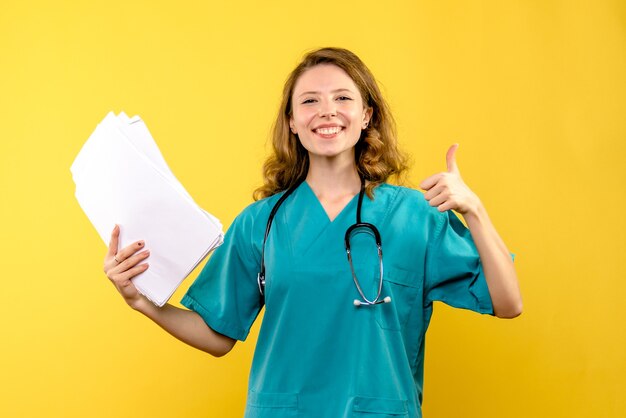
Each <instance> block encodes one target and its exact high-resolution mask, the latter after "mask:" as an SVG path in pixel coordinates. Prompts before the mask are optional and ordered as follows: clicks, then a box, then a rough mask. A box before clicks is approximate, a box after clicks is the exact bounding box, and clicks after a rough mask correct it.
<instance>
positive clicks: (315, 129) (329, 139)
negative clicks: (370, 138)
mask: <svg viewBox="0 0 626 418" xmlns="http://www.w3.org/2000/svg"><path fill="white" fill-rule="evenodd" d="M291 103H292V116H291V119H290V120H289V126H290V128H291V131H292V132H293V133H295V134H297V135H298V138H299V140H300V143H301V144H302V146H303V147H304V148H305V149H306V150H307V151H308V153H309V160H310V162H311V163H315V161H316V160H317V159H320V158H332V159H341V160H344V159H346V161H347V159H350V161H352V162H354V145H355V144H356V143H357V142H358V140H359V138H360V136H361V130H362V129H365V127H366V126H367V123H368V122H369V120H370V117H371V115H372V109H371V108H364V107H363V99H362V97H361V93H360V92H359V89H358V87H357V86H356V84H355V83H354V81H352V79H351V78H350V76H349V75H348V74H347V73H346V72H345V71H344V70H342V69H341V68H339V67H337V66H336V65H332V64H320V65H316V66H315V67H312V68H310V69H308V70H306V71H305V72H304V73H302V75H301V76H300V77H299V78H298V81H297V82H296V84H295V86H294V90H293V95H292V98H291Z"/></svg>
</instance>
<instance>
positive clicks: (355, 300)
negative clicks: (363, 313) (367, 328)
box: [354, 299, 362, 308]
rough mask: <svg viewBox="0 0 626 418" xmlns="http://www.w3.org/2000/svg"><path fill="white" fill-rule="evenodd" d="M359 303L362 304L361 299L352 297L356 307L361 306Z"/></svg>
mask: <svg viewBox="0 0 626 418" xmlns="http://www.w3.org/2000/svg"><path fill="white" fill-rule="evenodd" d="M361 305H362V303H361V301H360V300H358V299H354V306H356V307H357V308H358V307H359V306H361Z"/></svg>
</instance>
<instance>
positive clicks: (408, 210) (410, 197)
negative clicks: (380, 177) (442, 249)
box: [374, 183, 445, 226]
mask: <svg viewBox="0 0 626 418" xmlns="http://www.w3.org/2000/svg"><path fill="white" fill-rule="evenodd" d="M379 200H380V201H381V203H383V204H384V206H387V207H388V208H389V210H390V212H393V213H395V214H403V215H405V216H406V217H409V218H419V220H420V221H421V222H423V221H427V224H430V225H431V226H436V225H438V224H440V223H441V222H442V218H444V217H445V213H442V212H439V210H438V209H437V208H436V207H433V206H430V204H429V203H428V201H427V200H426V198H425V197H424V193H423V192H421V191H420V190H416V189H413V188H410V187H406V186H397V185H393V184H388V183H383V184H381V185H380V186H378V187H376V188H375V189H374V202H377V201H379ZM415 220H417V219H415Z"/></svg>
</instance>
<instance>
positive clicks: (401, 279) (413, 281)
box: [373, 266, 423, 331]
mask: <svg viewBox="0 0 626 418" xmlns="http://www.w3.org/2000/svg"><path fill="white" fill-rule="evenodd" d="M385 267H386V269H385V272H384V276H383V291H382V293H381V297H385V296H390V297H391V303H384V304H381V305H378V306H375V307H373V308H374V309H375V310H376V322H378V325H379V326H380V327H381V328H383V329H388V330H392V331H401V330H402V328H403V327H404V326H405V325H406V322H407V321H408V319H409V315H410V314H411V310H412V309H413V305H415V303H416V301H417V298H418V297H419V296H420V290H421V289H422V284H423V277H420V276H418V275H416V273H415V272H411V271H408V270H404V269H402V268H399V267H395V266H389V267H387V266H385Z"/></svg>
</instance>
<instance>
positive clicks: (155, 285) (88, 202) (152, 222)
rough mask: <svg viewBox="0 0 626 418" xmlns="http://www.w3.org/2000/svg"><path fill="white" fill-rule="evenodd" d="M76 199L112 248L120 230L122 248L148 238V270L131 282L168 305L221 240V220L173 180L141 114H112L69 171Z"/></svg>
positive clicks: (161, 304) (98, 127)
mask: <svg viewBox="0 0 626 418" xmlns="http://www.w3.org/2000/svg"><path fill="white" fill-rule="evenodd" d="M71 171H72V175H73V178H74V183H75V184H76V199H77V200H78V203H79V204H80V206H81V208H82V209H83V211H84V212H85V214H86V215H87V217H88V218H89V220H90V221H91V223H92V224H93V226H94V227H95V228H96V230H97V231H98V234H99V235H100V237H101V238H102V240H103V241H104V242H105V244H107V245H108V242H109V237H110V234H111V231H112V230H113V228H114V226H115V224H118V225H120V227H121V233H120V240H119V243H120V248H123V247H125V246H127V245H128V244H130V243H132V242H134V241H137V240H144V241H145V243H146V248H147V249H150V254H151V255H150V268H149V269H148V270H146V271H145V272H144V273H141V274H139V275H138V276H136V277H135V278H133V284H134V285H135V286H136V287H137V289H138V290H139V291H140V292H141V293H142V294H143V295H145V296H146V297H147V298H148V299H150V300H151V301H152V302H153V303H154V304H155V305H158V306H163V305H164V304H165V302H167V300H168V299H169V298H170V297H171V296H172V294H173V293H174V291H175V290H176V288H177V287H178V286H179V285H180V284H181V283H182V281H183V280H184V279H185V277H187V276H188V275H189V274H190V273H191V272H192V271H193V269H194V268H195V267H196V266H197V265H198V264H199V263H200V262H201V261H202V260H203V259H204V258H205V257H206V256H207V254H209V252H211V250H213V249H214V248H215V247H217V246H219V245H220V244H221V243H222V238H223V232H222V225H221V224H220V222H219V220H217V218H215V217H214V216H212V215H211V214H209V213H208V212H206V211H204V210H203V209H201V208H200V207H199V206H198V205H197V204H196V203H195V202H194V201H193V199H192V198H191V196H190V195H189V193H187V191H186V190H185V189H184V187H183V186H182V185H181V184H180V183H179V182H178V180H177V179H176V178H175V177H174V175H173V174H172V172H171V171H170V169H169V167H168V166H167V164H166V162H165V160H164V159H163V156H162V155H161V153H160V151H159V149H158V147H157V145H156V143H155V142H154V140H153V139H152V136H151V135H150V132H149V131H148V128H147V127H146V125H145V124H144V122H143V121H142V120H141V118H139V117H138V116H135V117H133V118H129V117H128V116H126V115H125V114H124V113H121V114H120V115H117V116H116V115H114V114H113V113H112V112H111V113H109V114H108V115H107V116H106V117H105V118H104V120H103V121H102V122H101V123H100V124H99V125H98V126H97V127H96V130H95V131H94V132H93V133H92V134H91V136H90V137H89V139H88V140H87V142H86V143H85V145H83V148H82V149H81V150H80V152H79V154H78V156H77V157H76V159H75V160H74V163H73V164H72V167H71Z"/></svg>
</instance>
